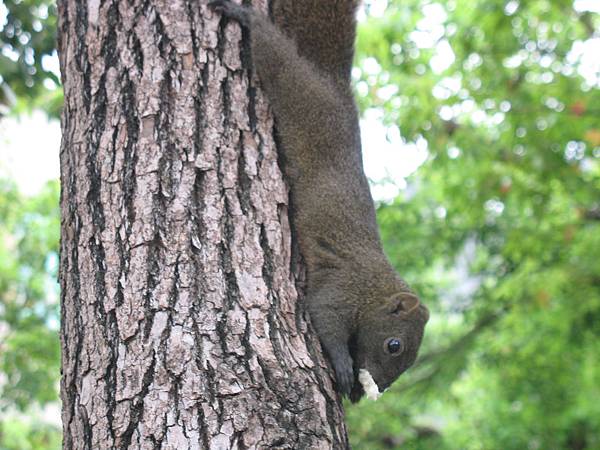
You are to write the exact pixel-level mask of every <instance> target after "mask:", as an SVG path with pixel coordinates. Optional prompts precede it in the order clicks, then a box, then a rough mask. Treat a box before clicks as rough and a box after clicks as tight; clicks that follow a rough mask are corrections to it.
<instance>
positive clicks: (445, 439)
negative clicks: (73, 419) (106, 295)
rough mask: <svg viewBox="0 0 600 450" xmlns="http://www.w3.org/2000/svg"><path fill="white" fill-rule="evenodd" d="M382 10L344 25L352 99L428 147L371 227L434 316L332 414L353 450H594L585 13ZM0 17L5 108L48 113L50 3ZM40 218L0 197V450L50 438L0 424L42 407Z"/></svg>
mask: <svg viewBox="0 0 600 450" xmlns="http://www.w3.org/2000/svg"><path fill="white" fill-rule="evenodd" d="M384 3H386V2H385V0H376V1H374V2H367V9H369V5H370V6H371V8H372V9H375V8H376V7H380V6H381V4H384ZM387 3H388V8H387V10H386V11H385V15H382V16H380V17H378V16H369V18H368V20H366V21H363V22H361V26H360V30H359V42H358V55H357V61H356V67H357V70H355V77H356V86H357V93H358V95H359V97H358V100H359V103H360V106H361V108H362V109H363V111H364V110H367V109H376V110H378V111H381V112H382V116H383V118H384V121H385V123H386V125H387V126H388V127H389V130H390V139H392V138H393V136H395V135H398V134H400V135H401V136H402V138H403V140H404V141H405V142H409V143H410V142H415V141H421V142H423V141H425V142H426V143H427V152H428V158H427V160H426V162H425V163H424V164H423V165H422V166H421V167H420V168H419V170H418V171H417V172H416V173H415V174H413V175H412V176H411V177H410V179H409V180H408V188H406V189H404V190H402V191H401V192H400V195H399V196H398V198H397V199H396V200H395V201H393V202H391V203H385V204H381V205H380V207H379V211H378V218H379V222H380V225H381V231H382V237H383V239H384V242H385V247H386V250H387V252H388V254H389V256H390V258H391V259H392V261H393V262H394V264H395V265H396V266H397V268H398V269H399V271H400V273H401V274H402V275H403V276H404V277H405V278H406V280H407V281H409V282H410V284H411V285H412V286H413V287H414V288H415V290H416V291H417V292H419V294H420V295H421V296H422V298H423V300H424V301H425V303H426V304H427V305H428V306H429V307H430V309H431V310H432V313H433V314H432V319H431V321H430V323H429V325H428V330H427V334H426V342H425V343H424V348H423V350H422V352H421V358H420V362H419V363H418V365H417V366H416V367H414V368H413V369H411V370H410V371H409V372H408V373H407V374H405V375H404V376H403V377H402V378H401V379H400V380H399V381H398V382H397V383H396V384H395V385H394V386H393V387H392V388H391V389H390V390H389V392H387V393H386V394H385V395H384V396H383V397H382V398H381V399H380V400H379V401H378V402H375V403H374V402H369V401H363V402H361V403H360V404H359V405H353V406H348V408H347V412H348V424H349V430H350V435H351V440H352V442H353V447H354V448H356V449H369V450H371V449H373V450H377V449H397V448H402V449H423V450H426V449H432V450H433V449H436V450H437V449H440V450H445V449H448V450H450V449H453V450H454V449H473V450H475V449H483V450H488V449H508V450H511V449H519V450H520V449H524V448H529V449H532V450H535V449H568V450H580V449H594V448H600V402H598V401H597V399H599V398H600V344H598V342H599V341H600V161H599V160H600V91H599V89H598V87H599V78H598V77H599V74H598V73H595V74H594V73H590V71H589V70H587V72H586V63H585V58H586V56H585V54H584V53H582V52H581V49H582V48H584V46H585V45H587V44H585V43H586V42H589V40H590V39H596V40H597V39H600V35H599V33H598V31H596V30H599V29H600V19H599V17H598V14H595V13H591V12H586V11H577V10H575V9H574V7H573V1H571V0H528V1H525V0H522V1H517V0H451V1H450V0H449V1H437V2H436V1H426V0H391V1H389V2H387ZM0 5H2V6H0V39H1V47H2V52H0V75H1V76H2V85H3V86H8V87H10V92H12V93H14V94H16V97H17V99H18V100H17V102H16V104H13V108H14V110H17V111H18V110H19V108H26V107H31V106H38V107H39V106H42V107H44V108H45V109H46V110H47V111H48V112H49V113H50V114H54V115H56V114H57V112H58V110H59V108H60V101H61V97H60V95H61V94H60V89H59V88H58V89H57V88H55V86H53V84H52V83H54V84H56V85H58V82H59V80H58V79H56V76H55V75H54V74H53V73H52V72H51V71H50V70H49V69H48V66H47V65H45V64H44V63H43V57H44V55H46V56H48V55H52V54H53V52H54V33H55V26H56V19H55V12H56V11H55V6H54V2H53V1H47V0H38V1H34V0H3V1H2V0H0ZM2 8H4V9H5V11H7V12H8V13H7V14H5V15H6V19H5V23H2V17H3V16H2V13H1V9H2ZM590 54H591V53H590V51H589V50H588V51H587V55H588V56H587V57H588V58H589V57H590V56H589V55H590ZM596 58H597V56H596ZM582 74H583V75H585V77H583V76H582ZM47 80H50V81H47ZM3 92H9V91H6V90H5V91H3ZM9 97H10V96H9ZM8 100H10V99H9V98H7V97H6V95H5V96H4V97H2V94H0V103H4V104H8V103H7V102H8ZM15 106H16V108H15ZM397 131H399V132H400V133H397ZM398 151H403V149H402V147H400V146H399V149H398ZM389 169H390V171H391V172H392V173H393V169H394V168H389ZM57 204H58V187H57V184H52V185H50V186H49V187H48V188H47V189H46V190H45V191H44V192H43V193H42V194H40V196H38V197H36V198H33V199H26V198H23V197H22V196H20V195H19V194H18V192H17V191H16V189H15V188H14V186H12V185H11V184H10V183H8V182H6V181H2V182H0V350H1V351H0V398H1V399H2V400H1V401H0V414H2V415H1V416H0V448H2V449H11V450H12V449H15V450H16V449H28V448H32V449H34V448H35V449H40V450H41V449H56V448H59V446H60V435H59V431H58V430H57V429H54V428H52V427H48V425H42V424H41V423H38V422H37V421H36V419H32V420H29V421H27V420H21V418H19V417H17V416H15V415H14V414H13V415H11V416H10V417H8V416H7V415H6V414H4V413H6V412H7V411H11V412H15V411H22V412H23V414H24V415H27V414H30V413H31V411H32V408H34V407H35V406H36V405H38V406H43V405H46V404H47V403H48V402H52V401H55V400H56V399H57V393H56V387H57V377H58V365H59V354H58V352H59V349H58V338H57V323H58V312H57V304H56V301H57V300H56V298H57V296H56V289H57V287H56V284H55V283H54V281H53V280H54V278H55V276H56V263H57V251H58V250H57V249H58V229H59V219H58V211H57V207H56V205H57ZM15 417H16V418H15ZM21 417H22V416H21Z"/></svg>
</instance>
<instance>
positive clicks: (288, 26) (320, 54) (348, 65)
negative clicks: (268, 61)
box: [271, 0, 360, 86]
mask: <svg viewBox="0 0 600 450" xmlns="http://www.w3.org/2000/svg"><path fill="white" fill-rule="evenodd" d="M359 1H360V0H273V1H272V2H271V14H272V16H273V20H274V22H275V23H276V24H277V25H278V26H279V27H280V28H281V29H282V30H283V32H284V33H285V34H286V35H287V36H288V37H290V38H291V39H293V40H294V41H295V43H296V45H297V47H298V53H299V54H300V56H302V57H304V58H306V59H308V60H309V61H311V62H312V63H313V64H314V65H315V66H316V67H317V68H318V70H319V71H320V72H322V74H325V75H328V76H330V77H332V78H333V79H334V81H336V82H337V83H340V84H342V85H345V86H347V85H349V83H350V71H351V69H352V59H353V58H354V40H355V37H356V17H355V15H356V8H357V7H358V4H359Z"/></svg>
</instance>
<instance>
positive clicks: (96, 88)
mask: <svg viewBox="0 0 600 450" xmlns="http://www.w3.org/2000/svg"><path fill="white" fill-rule="evenodd" d="M58 16H59V25H58V30H59V31H58V36H59V55H60V59H61V72H62V74H63V86H64V95H65V105H64V112H63V142H62V147H61V192H62V196H61V218H62V223H61V235H62V239H61V262H60V276H59V278H60V282H61V305H62V311H61V319H62V321H61V338H62V380H61V398H62V408H63V415H62V419H63V429H64V442H63V446H64V448H65V449H72V448H73V449H74V448H77V449H79V448H88V449H96V448H113V447H114V448H149V447H152V448H157V447H161V448H176V447H177V448H206V449H209V448H210V449H221V448H345V447H346V440H347V438H346V432H345V427H344V423H343V417H342V410H341V405H340V404H339V398H338V396H337V395H336V394H335V392H334V390H333V385H332V379H331V377H330V374H329V372H328V370H327V367H328V366H327V364H326V363H325V361H324V359H323V357H322V355H321V353H320V346H319V344H318V339H317V338H316V335H315V334H314V333H313V332H311V331H310V329H309V328H308V327H307V324H306V322H305V320H304V316H303V310H302V307H301V306H302V303H298V302H296V299H297V289H296V285H295V282H294V275H293V273H292V270H298V271H300V269H301V268H300V266H298V265H297V264H296V261H295V258H293V255H292V253H293V252H292V243H291V239H290V227H289V223H288V216H287V199H288V196H287V190H286V187H285V184H284V182H283V179H282V176H281V172H280V170H279V167H278V164H277V153H276V148H275V143H274V140H273V136H272V133H273V121H272V119H271V116H270V115H269V113H268V107H267V104H266V102H265V101H264V100H263V97H262V95H261V94H260V92H259V91H258V90H257V88H256V81H255V80H254V79H252V78H251V76H250V71H249V70H248V67H247V66H246V65H243V64H242V59H243V58H242V57H243V56H244V55H245V53H244V52H243V51H242V52H240V45H245V43H246V42H247V41H246V40H245V39H242V34H241V31H240V29H239V27H238V25H236V24H233V23H230V24H229V25H226V21H220V20H219V17H218V15H217V14H214V13H212V12H210V11H209V10H208V9H207V7H206V3H205V2H187V1H183V0H179V1H169V2H163V1H150V2H148V1H134V2H118V1H113V2H89V3H87V4H86V3H82V2H80V1H79V0H62V1H60V2H59V3H58Z"/></svg>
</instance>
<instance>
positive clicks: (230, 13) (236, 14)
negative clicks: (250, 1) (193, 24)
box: [208, 0, 250, 27]
mask: <svg viewBox="0 0 600 450" xmlns="http://www.w3.org/2000/svg"><path fill="white" fill-rule="evenodd" d="M208 7H209V8H211V9H212V10H213V11H216V12H218V13H221V14H222V15H223V16H225V17H227V18H229V19H233V20H235V21H237V22H239V23H240V24H241V25H243V26H245V27H247V26H249V25H250V9H249V8H248V7H246V6H242V5H238V4H236V3H233V2H231V1H229V0H213V1H211V2H209V3H208Z"/></svg>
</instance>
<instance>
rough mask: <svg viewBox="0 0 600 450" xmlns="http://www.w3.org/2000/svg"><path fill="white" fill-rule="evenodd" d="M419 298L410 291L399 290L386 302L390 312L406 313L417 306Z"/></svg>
mask: <svg viewBox="0 0 600 450" xmlns="http://www.w3.org/2000/svg"><path fill="white" fill-rule="evenodd" d="M419 304H420V302H419V298H418V297H417V296H416V295H414V294H411V293H410V292H401V293H399V294H396V295H394V296H393V297H391V298H390V299H389V300H388V302H387V305H386V307H387V309H388V312H389V313H390V314H398V315H400V314H402V315H406V314H409V313H411V312H412V311H413V310H414V309H415V308H417V307H418V306H419Z"/></svg>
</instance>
